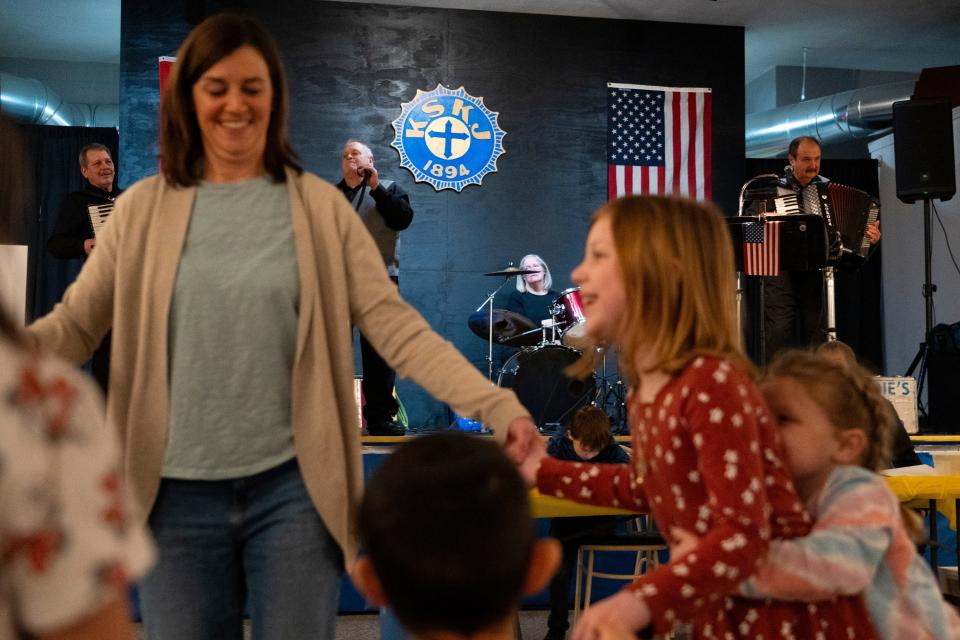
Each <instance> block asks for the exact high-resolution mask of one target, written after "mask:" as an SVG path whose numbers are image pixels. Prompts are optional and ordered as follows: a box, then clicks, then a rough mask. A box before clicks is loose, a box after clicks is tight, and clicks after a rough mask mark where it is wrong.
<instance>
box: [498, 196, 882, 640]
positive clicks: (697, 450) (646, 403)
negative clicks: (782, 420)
mask: <svg viewBox="0 0 960 640" xmlns="http://www.w3.org/2000/svg"><path fill="white" fill-rule="evenodd" d="M573 280H574V281H575V282H576V283H577V284H578V285H580V287H581V292H580V293H581V298H582V300H583V304H584V309H585V312H586V316H587V325H586V326H587V330H588V332H589V333H590V334H591V335H592V336H593V337H594V338H596V339H598V340H600V341H602V342H604V343H606V344H611V343H617V344H619V345H620V347H621V352H622V354H623V356H622V363H621V365H622V367H623V369H625V371H626V372H627V374H628V377H629V379H630V380H631V381H632V383H633V389H632V392H631V397H630V424H631V427H632V439H633V451H634V455H633V460H632V462H631V463H630V464H629V465H604V464H589V463H572V462H561V461H558V460H553V459H550V458H547V457H546V454H545V452H544V447H543V444H542V441H540V440H538V439H534V438H530V437H529V434H526V433H511V439H510V441H509V442H508V450H511V451H512V453H513V455H514V456H515V457H520V456H521V455H524V459H523V461H522V463H521V471H522V472H523V473H524V475H525V476H526V477H527V479H528V480H530V481H531V482H532V481H533V480H534V479H535V480H536V485H537V486H538V488H539V489H540V491H541V492H542V493H544V494H548V495H556V496H559V497H563V498H570V499H573V500H577V501H579V502H588V503H591V504H598V505H607V506H616V507H624V508H629V509H637V510H642V511H649V512H650V513H652V514H653V516H654V518H655V519H656V521H657V523H658V524H659V526H660V528H661V529H662V530H663V531H669V530H670V528H671V527H675V526H677V527H682V528H685V529H689V530H693V531H696V532H697V533H699V534H700V536H701V538H700V542H699V544H698V546H697V548H696V550H695V551H694V552H692V553H690V554H688V555H685V556H683V557H682V558H679V559H678V560H676V561H672V562H670V563H668V564H666V565H663V566H661V567H659V568H657V569H655V570H654V571H652V572H650V573H648V574H646V575H645V576H643V577H642V578H640V579H638V580H636V581H635V582H633V583H632V584H630V585H628V586H627V587H626V588H624V589H622V590H621V591H620V592H619V593H617V594H615V595H613V596H611V597H610V598H607V599H605V600H602V601H600V602H597V603H595V604H593V605H592V606H591V607H590V608H589V609H587V610H586V612H585V613H584V615H583V616H582V617H581V618H580V620H579V621H578V623H577V626H576V627H575V629H574V632H573V638H574V640H594V639H595V638H597V637H599V635H598V628H600V627H602V626H605V625H606V626H609V625H618V626H620V627H623V628H625V629H627V630H630V631H635V630H639V629H642V628H645V627H647V626H649V625H653V627H654V630H655V631H656V632H658V633H665V632H668V631H670V630H671V628H672V627H673V626H674V624H675V623H677V622H681V621H689V622H692V624H693V628H694V631H695V634H696V636H697V637H698V638H751V639H753V638H756V639H760V638H763V639H764V640H772V639H774V638H798V639H805V640H806V639H809V640H814V639H817V638H821V639H824V640H826V639H834V638H875V637H876V635H875V632H874V629H873V627H872V625H871V623H870V621H869V616H868V614H867V612H866V609H865V607H864V605H863V602H862V599H861V598H860V597H859V596H858V597H844V598H837V599H835V600H831V601H825V602H821V603H816V604H809V603H789V602H769V601H767V602H762V601H756V600H752V601H751V600H746V599H741V598H739V597H737V595H736V591H737V586H738V584H739V583H740V581H742V580H743V579H744V578H745V577H747V576H750V575H752V574H753V573H754V572H755V571H756V569H757V563H758V562H759V561H760V560H761V559H762V558H763V557H764V555H765V553H766V549H767V544H768V542H769V540H770V539H771V538H791V537H795V536H802V535H805V534H806V533H807V532H808V531H809V529H810V526H811V523H810V519H809V517H808V516H807V514H806V513H805V512H804V511H803V508H802V506H801V503H800V501H799V499H798V498H797V494H796V492H795V490H794V487H793V485H792V483H791V481H790V475H789V471H788V469H787V468H786V467H785V466H784V463H783V454H782V450H781V445H780V441H779V440H778V436H777V432H776V430H775V425H774V423H773V418H772V417H771V415H770V413H769V410H768V409H767V407H766V405H765V404H764V401H763V399H762V397H761V395H760V394H759V392H758V391H757V389H756V387H755V386H754V382H753V378H754V374H755V371H754V368H753V366H752V365H751V364H750V363H749V361H748V360H747V359H746V357H745V356H744V354H743V352H742V350H741V347H740V335H739V328H738V323H737V318H736V309H735V285H734V264H733V255H732V249H731V240H730V235H729V233H728V232H727V229H726V225H725V224H724V221H723V219H722V217H721V215H720V214H719V212H718V211H717V210H716V209H715V208H714V207H713V206H712V205H705V204H700V203H696V202H693V201H690V200H683V199H675V198H654V197H631V198H623V199H620V200H616V201H613V202H610V203H608V204H606V205H604V206H603V207H601V208H600V209H599V210H598V211H597V212H596V213H595V214H594V217H593V222H592V226H591V229H590V234H589V236H588V238H587V246H586V255H585V257H584V260H583V262H582V263H581V264H580V265H579V266H578V267H577V268H576V269H575V270H574V272H573ZM590 366H592V364H591V365H590ZM511 447H512V449H510V448H511ZM524 448H527V451H526V452H525V453H524V452H523V450H524Z"/></svg>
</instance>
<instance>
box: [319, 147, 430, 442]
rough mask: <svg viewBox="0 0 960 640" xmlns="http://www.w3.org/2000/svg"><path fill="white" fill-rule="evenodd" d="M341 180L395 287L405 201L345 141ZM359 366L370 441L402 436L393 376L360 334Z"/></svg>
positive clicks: (406, 220)
mask: <svg viewBox="0 0 960 640" xmlns="http://www.w3.org/2000/svg"><path fill="white" fill-rule="evenodd" d="M341 169H342V170H343V179H342V180H341V181H340V182H339V183H338V184H337V186H338V187H339V188H340V190H341V191H343V195H345V196H346V197H347V200H349V201H350V203H351V204H353V208H354V209H356V210H357V213H359V214H360V217H361V218H362V219H363V222H364V224H366V226H367V230H368V231H370V235H372V236H373V239H374V240H375V241H376V243H377V247H378V248H379V249H380V255H381V256H382V257H383V262H384V264H385V265H386V267H387V273H388V274H389V275H390V279H391V280H393V281H394V282H395V283H397V284H398V285H399V282H400V257H399V256H400V253H399V249H400V238H399V236H400V232H401V231H403V230H404V229H406V228H407V227H409V226H410V223H411V222H412V221H413V208H412V207H411V206H410V198H409V196H407V194H406V192H404V191H403V189H401V188H400V187H399V186H397V185H396V183H394V182H392V181H390V180H381V179H380V176H379V174H378V173H377V169H376V167H374V166H373V153H372V152H371V151H370V147H368V146H367V145H365V144H364V143H362V142H360V141H358V140H348V141H347V143H346V144H345V145H343V154H342V156H341ZM360 355H361V358H362V361H363V383H362V388H363V396H364V399H365V400H366V404H365V405H364V407H363V417H364V418H365V419H366V421H367V432H368V433H369V434H370V435H372V436H402V435H403V434H404V428H403V427H402V426H400V425H399V424H397V423H396V422H395V421H394V416H395V415H396V413H397V409H398V406H397V401H396V400H395V399H394V397H393V384H394V381H395V379H396V374H395V373H394V371H393V369H391V368H390V366H389V365H387V363H386V362H384V361H383V358H381V357H380V355H379V354H378V353H377V352H376V351H375V350H374V348H373V347H372V346H371V345H370V343H369V342H367V340H366V338H364V337H363V334H362V333H361V334H360Z"/></svg>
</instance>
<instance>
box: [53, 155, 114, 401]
mask: <svg viewBox="0 0 960 640" xmlns="http://www.w3.org/2000/svg"><path fill="white" fill-rule="evenodd" d="M80 173H81V174H83V177H84V178H86V180H87V186H86V187H84V188H83V191H74V192H73V193H70V194H68V195H67V197H66V198H64V199H63V202H62V203H61V204H60V212H59V214H58V215H57V223H56V226H54V228H53V233H52V234H51V235H50V237H49V238H48V239H47V251H49V252H50V253H51V254H52V255H53V256H55V257H57V258H60V259H62V260H72V259H83V260H86V258H87V256H89V255H90V252H91V251H93V248H94V246H96V243H97V239H96V233H95V230H94V224H95V223H94V221H96V224H97V226H99V225H100V224H102V223H104V222H106V220H107V218H108V217H109V215H110V213H111V212H112V211H113V202H114V200H116V199H117V196H119V195H120V193H122V190H121V189H118V188H116V187H114V185H113V181H114V178H116V170H115V168H114V166H113V157H111V155H110V150H109V149H108V148H107V147H106V146H105V145H102V144H100V143H99V142H93V143H91V144H88V145H87V146H85V147H84V148H83V149H81V150H80ZM90 362H91V369H92V373H93V377H94V378H96V380H97V382H98V383H99V384H100V388H101V389H103V392H104V393H106V392H107V382H108V380H109V377H110V334H109V333H108V334H107V335H106V336H105V337H104V339H103V342H101V343H100V346H99V347H98V348H97V350H96V351H95V352H94V353H93V358H91V360H90Z"/></svg>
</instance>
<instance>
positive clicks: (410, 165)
mask: <svg viewBox="0 0 960 640" xmlns="http://www.w3.org/2000/svg"><path fill="white" fill-rule="evenodd" d="M497 116H498V114H497V113H495V112H492V111H490V110H489V109H487V107H486V106H485V105H484V104H483V99H482V98H475V97H473V96H471V95H469V94H468V93H467V92H466V91H464V89H463V87H460V88H459V89H456V90H451V89H448V88H446V87H444V86H442V85H437V88H436V89H434V90H433V91H429V92H424V91H420V90H418V91H417V95H416V96H415V97H414V99H413V100H411V101H410V102H408V103H405V104H403V105H402V109H401V113H400V117H399V118H397V119H396V120H394V122H393V127H394V130H395V132H396V135H395V137H394V141H393V143H392V145H391V146H393V147H394V148H396V149H397V151H398V152H399V154H400V164H401V166H403V167H406V168H407V169H408V170H409V171H410V172H411V173H412V174H413V175H414V178H415V179H416V180H417V182H428V183H430V184H431V185H433V187H434V189H436V190H438V191H439V190H441V189H455V190H457V191H460V190H461V189H463V188H464V187H465V186H467V185H469V184H480V182H481V180H482V179H483V177H484V176H485V175H486V174H487V173H490V172H492V171H496V170H497V166H496V162H497V158H498V157H499V156H500V155H501V154H502V153H503V143H502V140H503V136H504V135H506V134H505V132H504V131H503V130H502V129H500V127H499V125H498V124H497Z"/></svg>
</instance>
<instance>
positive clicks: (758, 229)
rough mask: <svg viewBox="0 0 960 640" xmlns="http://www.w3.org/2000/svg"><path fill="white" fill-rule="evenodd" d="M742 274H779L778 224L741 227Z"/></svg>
mask: <svg viewBox="0 0 960 640" xmlns="http://www.w3.org/2000/svg"><path fill="white" fill-rule="evenodd" d="M743 273H744V274H745V275H748V276H776V275H779V274H780V223H779V222H748V223H747V224H745V225H743Z"/></svg>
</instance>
